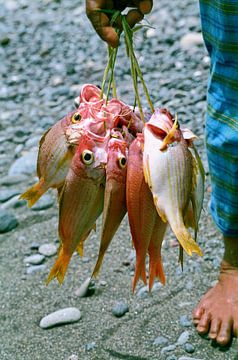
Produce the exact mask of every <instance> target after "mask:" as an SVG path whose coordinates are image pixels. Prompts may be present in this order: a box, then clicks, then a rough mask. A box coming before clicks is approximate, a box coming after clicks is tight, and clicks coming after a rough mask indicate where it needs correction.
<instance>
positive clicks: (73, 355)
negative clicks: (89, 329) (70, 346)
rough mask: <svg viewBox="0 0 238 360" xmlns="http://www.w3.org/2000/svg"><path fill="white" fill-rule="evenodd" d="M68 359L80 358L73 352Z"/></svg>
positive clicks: (77, 359) (75, 359)
mask: <svg viewBox="0 0 238 360" xmlns="http://www.w3.org/2000/svg"><path fill="white" fill-rule="evenodd" d="M67 360H79V358H78V355H75V354H72V355H70V357H69V358H68V359H67Z"/></svg>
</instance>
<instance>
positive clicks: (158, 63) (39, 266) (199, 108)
mask: <svg viewBox="0 0 238 360" xmlns="http://www.w3.org/2000/svg"><path fill="white" fill-rule="evenodd" d="M148 19H149V21H150V23H151V24H152V25H153V26H154V27H155V28H152V29H151V28H144V29H143V30H141V31H140V32H138V33H137V35H136V49H137V55H138V58H139V62H140V63H141V66H142V69H143V72H144V74H145V80H146V81H147V84H148V87H149V90H150V93H151V95H152V99H153V101H154V103H155V104H156V105H158V106H163V107H167V108H168V109H170V111H171V112H177V113H178V116H179V119H180V122H181V123H182V124H185V125H186V126H188V127H190V128H191V129H192V130H193V131H194V132H195V133H196V134H197V135H199V140H198V141H197V145H198V149H199V152H200V154H201V156H202V158H203V160H204V164H205V167H206V171H207V174H208V170H207V164H206V156H205V151H204V145H203V137H204V109H205V98H206V79H207V76H208V71H209V58H208V56H207V54H206V51H205V48H204V47H203V45H202V40H201V34H200V22H199V9H198V3H197V1H193V0H184V1H180V0H173V1H170V2H169V1H166V0H160V1H158V2H156V4H155V6H154V11H153V12H152V14H151V15H150V16H148ZM105 59H106V46H105V45H104V44H103V43H102V42H101V41H100V39H99V38H98V37H97V36H96V35H95V34H94V31H93V30H92V29H91V27H90V25H89V23H88V20H87V18H86V16H85V14H84V2H83V1H82V0H79V1H76V0H70V1H66V0H62V1H60V0H55V1H53V0H41V1H30V0H8V1H3V0H0V79H1V87H0V108H1V112H0V184H1V192H0V231H2V232H3V231H4V233H3V234H2V235H0V249H1V251H0V259H1V261H0V299H1V301H0V309H1V310H0V321H1V326H0V334H1V341H0V359H1V360H32V359H34V360H38V359H39V360H48V359H49V360H61V359H62V360H69V359H70V360H77V359H85V360H86V359H95V360H96V359H97V360H102V359H103V360H104V359H105V360H107V359H112V360H113V359H125V360H136V359H137V360H145V359H146V360H150V359H161V360H164V359H167V360H176V359H179V360H186V359H194V360H195V359H197V360H198V359H200V360H201V359H202V360H206V359H218V360H219V359H221V360H223V359H224V360H228V359H229V360H230V359H233V360H235V359H237V358H238V357H237V354H238V343H237V341H236V340H234V341H233V343H232V345H231V346H230V347H229V348H227V349H219V348H218V347H216V346H215V345H214V344H212V343H211V342H210V341H209V340H207V339H206V338H201V337H199V336H198V335H197V333H196V331H195V329H194V328H193V325H192V323H191V311H192V309H193V307H194V306H195V304H196V303H197V302H198V300H199V298H200V296H201V294H202V293H204V292H205V291H206V290H207V289H208V288H209V287H210V286H212V284H214V282H215V281H216V279H217V274H218V269H219V262H220V259H221V256H222V251H223V249H222V242H221V236H220V235H219V234H218V232H217V230H216V229H215V228H214V225H213V224H212V221H211V219H210V216H209V210H208V202H209V183H207V187H206V189H207V191H206V198H205V202H204V212H203V215H202V219H201V229H200V236H199V243H200V245H201V247H202V249H203V251H204V257H203V258H202V259H197V258H196V257H195V258H192V259H191V258H187V257H186V260H185V265H184V271H183V272H181V270H180V267H179V265H178V262H177V256H178V247H177V246H175V242H174V239H173V236H172V235H171V233H168V234H167V236H166V241H165V242H164V248H163V259H164V265H165V272H166V276H167V284H166V286H165V287H163V286H161V285H160V284H158V283H156V285H155V287H154V290H153V292H152V294H151V295H149V294H148V292H147V290H146V288H145V287H143V286H142V284H140V285H139V286H138V288H137V290H136V293H135V295H134V296H133V295H132V292H131V281H132V277H133V269H134V253H133V251H132V249H131V241H130V235H129V228H128V222H127V219H125V220H124V222H123V224H122V225H121V227H120V230H119V231H118V233H117V235H116V236H115V238H114V241H113V243H112V245H111V247H110V250H109V251H108V254H107V256H106V257H105V262H104V265H103V268H102V271H101V273H100V277H99V279H98V281H97V283H96V284H94V286H93V287H92V288H91V290H90V293H89V295H91V296H87V297H80V294H82V292H83V291H84V289H82V288H80V286H81V284H83V283H84V281H85V280H86V279H87V278H88V276H89V275H90V272H91V270H92V268H93V265H94V263H95V260H96V256H97V249H98V244H99V233H100V222H99V224H98V229H97V233H94V234H92V235H91V238H90V239H89V240H88V241H87V243H86V246H85V248H86V249H85V256H84V258H83V259H82V260H80V259H79V258H78V256H74V257H73V259H72V262H71V264H70V267H69V270H68V274H67V276H66V280H65V282H64V284H63V286H62V287H60V286H59V285H58V284H57V283H56V282H52V283H51V284H50V285H49V286H48V287H46V286H45V279H46V277H47V274H48V273H49V270H50V268H51V266H52V264H53V262H54V257H55V256H54V254H55V251H56V247H57V246H58V239H57V202H56V197H55V194H54V192H51V191H49V193H48V194H47V195H46V196H44V197H43V198H42V200H41V201H39V203H38V205H37V207H35V208H34V209H32V210H30V209H27V207H26V204H25V202H23V201H19V200H18V194H19V193H21V192H22V191H23V190H25V189H26V188H27V187H28V186H29V185H30V184H32V183H34V182H35V173H34V169H35V161H36V150H37V146H38V141H39V138H40V136H41V135H42V134H43V132H44V131H45V130H46V129H47V128H48V127H49V126H50V125H52V124H53V123H54V122H56V121H57V120H58V119H60V118H61V117H62V116H63V115H64V114H66V113H67V112H69V111H71V110H72V109H73V99H74V97H76V96H77V95H78V93H79V90H80V87H81V85H82V84H84V83H88V82H90V83H94V84H100V83H101V81H102V75H103V70H104V67H105V62H106V60H105ZM116 76H117V83H118V92H119V95H120V97H121V98H122V99H123V100H124V101H125V102H128V103H133V92H132V82H131V80H130V76H129V67H128V60H127V59H126V57H125V51H124V48H123V46H122V49H120V51H119V60H118V64H117V69H116ZM11 229H12V230H11ZM9 230H11V231H9ZM44 244H49V245H51V246H43V247H42V245H44ZM39 253H41V256H39ZM36 254H38V255H37V256H33V260H32V258H31V259H29V258H28V257H29V256H32V255H36ZM27 258H28V259H27ZM30 262H33V264H32V265H30ZM68 307H76V308H77V309H79V310H80V315H79V316H78V317H80V320H79V321H78V322H75V323H73V324H69V325H64V326H58V327H54V328H52V329H47V330H46V329H42V328H41V327H40V326H39V323H40V321H41V319H42V318H43V317H44V316H45V315H47V314H50V313H52V312H54V311H56V310H59V309H62V308H68ZM76 313H77V314H78V312H76Z"/></svg>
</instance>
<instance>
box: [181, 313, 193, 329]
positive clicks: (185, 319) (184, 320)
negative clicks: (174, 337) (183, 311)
mask: <svg viewBox="0 0 238 360" xmlns="http://www.w3.org/2000/svg"><path fill="white" fill-rule="evenodd" d="M179 323H180V325H181V326H183V327H189V326H191V325H192V321H191V320H189V319H188V317H187V315H181V316H180V319H179Z"/></svg>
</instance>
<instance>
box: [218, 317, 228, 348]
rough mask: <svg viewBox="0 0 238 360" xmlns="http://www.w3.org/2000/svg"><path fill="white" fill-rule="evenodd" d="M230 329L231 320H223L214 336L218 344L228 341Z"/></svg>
mask: <svg viewBox="0 0 238 360" xmlns="http://www.w3.org/2000/svg"><path fill="white" fill-rule="evenodd" d="M231 330H232V324H231V322H229V321H227V322H223V323H222V324H221V327H220V331H219V333H218V336H217V338H216V341H217V343H218V344H220V345H222V346H225V345H227V344H228V343H229V341H230V340H231Z"/></svg>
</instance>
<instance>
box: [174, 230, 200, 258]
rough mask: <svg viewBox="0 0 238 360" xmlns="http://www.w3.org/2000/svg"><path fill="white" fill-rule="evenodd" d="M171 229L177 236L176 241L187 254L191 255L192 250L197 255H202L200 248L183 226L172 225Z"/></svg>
mask: <svg viewBox="0 0 238 360" xmlns="http://www.w3.org/2000/svg"><path fill="white" fill-rule="evenodd" d="M171 227H172V226H171ZM172 230H173V232H174V234H175V236H176V237H177V239H178V241H179V242H180V244H181V246H182V247H183V249H184V250H185V251H186V253H187V254H188V255H189V256H191V255H192V253H193V252H194V253H196V254H198V255H199V256H202V255H203V254H202V250H201V249H200V247H199V246H198V244H196V242H195V241H194V240H193V238H192V237H191V235H190V234H189V232H188V230H187V229H186V228H185V226H180V227H178V228H177V227H175V226H173V227H172Z"/></svg>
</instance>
